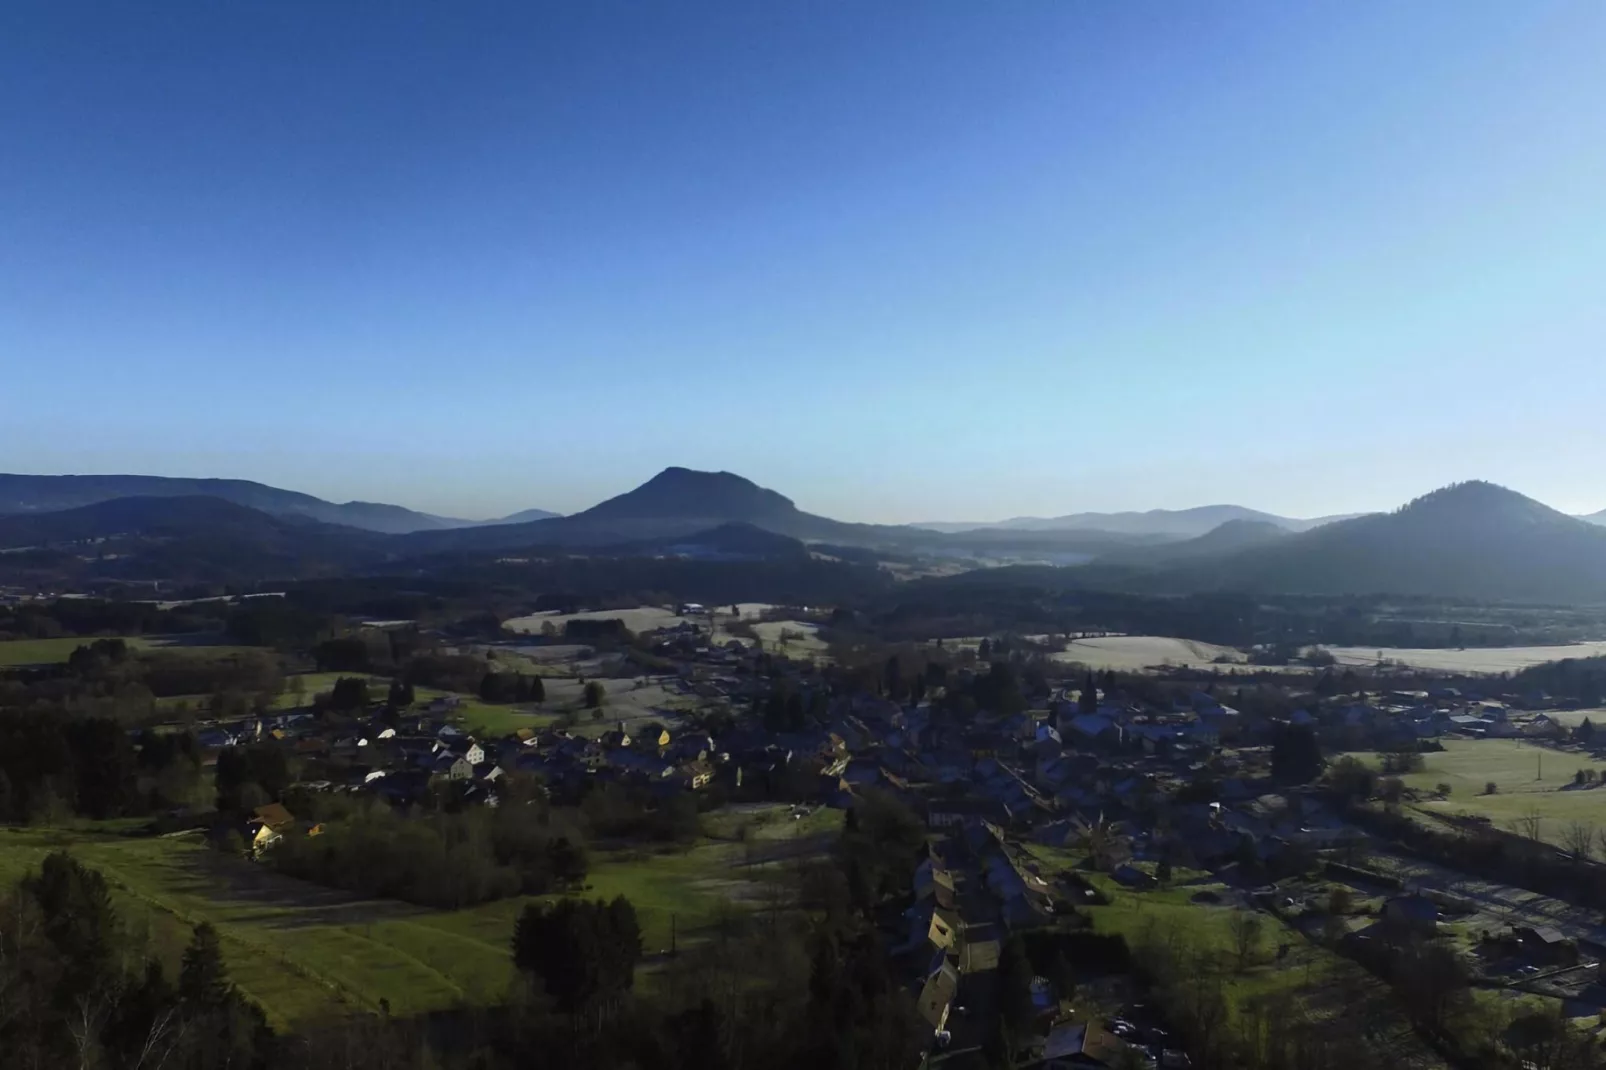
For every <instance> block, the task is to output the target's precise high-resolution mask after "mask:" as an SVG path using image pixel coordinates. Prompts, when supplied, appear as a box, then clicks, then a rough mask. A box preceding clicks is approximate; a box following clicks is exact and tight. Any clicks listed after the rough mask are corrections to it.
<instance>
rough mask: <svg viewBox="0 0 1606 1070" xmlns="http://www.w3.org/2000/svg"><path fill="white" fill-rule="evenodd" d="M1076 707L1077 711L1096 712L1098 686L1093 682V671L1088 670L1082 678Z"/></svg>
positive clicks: (1097, 707) (1097, 706)
mask: <svg viewBox="0 0 1606 1070" xmlns="http://www.w3.org/2000/svg"><path fill="white" fill-rule="evenodd" d="M1076 709H1077V712H1079V713H1097V712H1098V709H1099V687H1098V684H1096V683H1094V682H1093V671H1092V670H1091V669H1089V670H1088V673H1087V676H1086V677H1084V678H1083V680H1082V693H1081V694H1080V695H1079V696H1077V700H1076Z"/></svg>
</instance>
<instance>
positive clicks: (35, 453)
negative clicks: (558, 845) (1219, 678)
mask: <svg viewBox="0 0 1606 1070" xmlns="http://www.w3.org/2000/svg"><path fill="white" fill-rule="evenodd" d="M1602 55H1606V4H1602V3H1600V2H1598V0H1581V2H1575V3H1547V2H1543V0H1527V2H1524V3H1511V2H1509V0H1412V2H1411V3H1406V4H1400V3H1387V2H1371V0H1354V2H1346V3H1344V4H1289V3H1285V2H1282V0H1275V2H1274V0H1225V2H1222V3H1211V4H1176V3H1163V2H1160V0H1137V2H1133V3H1125V2H1115V0H1107V2H1106V0H1011V2H1009V3H987V4H983V3H976V2H974V0H963V2H959V0H909V2H904V3H891V2H888V3H880V2H875V0H804V2H796V3H793V2H788V0H764V2H763V3H754V2H753V0H731V2H698V0H685V2H677V3H653V2H646V0H643V2H638V3H628V4H627V3H614V2H611V0H586V2H584V3H575V2H569V0H563V2H537V0H517V2H508V3H496V4H488V3H477V2H474V0H465V2H454V3H450V4H446V3H439V2H430V3H409V2H397V0H386V2H383V3H378V2H374V3H362V2H356V0H352V2H346V3H339V4H329V3H325V2H322V0H318V2H312V0H275V2H273V3H261V2H257V0H250V2H246V0H208V2H204V3H203V2H200V0H189V2H184V0H177V2H172V3H166V2H164V3H156V2H124V0H104V2H101V3H83V2H79V0H13V2H10V3H5V4H0V470H6V471H13V472H35V473H64V472H137V473H147V474H160V475H186V476H229V477H237V478H245V479H256V480H260V481H263V482H267V483H271V484H274V485H278V486H284V487H288V488H292V489H296V490H301V491H306V492H308V493H312V494H317V495H319V496H321V497H326V498H331V499H334V500H341V501H344V500H348V499H364V500H370V501H387V502H394V503H397V504H401V505H406V506H409V507H413V508H419V509H425V510H429V511H432V512H437V513H443V514H449V515H455V516H466V517H476V518H477V517H489V516H497V515H502V514H506V513H509V512H512V511H515V510H519V509H524V508H529V507H544V508H549V509H555V510H559V511H574V510H578V509H581V508H584V507H586V506H588V505H590V504H592V503H594V502H596V501H598V500H600V499H602V498H605V497H607V496H609V495H612V494H616V493H619V492H621V491H623V490H626V489H628V488H629V487H631V486H633V485H635V484H637V483H640V482H642V481H643V480H645V479H647V478H648V477H650V476H651V475H652V474H653V473H654V472H656V471H658V470H659V469H661V468H663V467H665V466H668V465H675V464H678V465H684V466H687V467H692V468H704V469H716V470H719V469H723V470H728V471H733V472H737V473H740V474H742V475H744V476H747V477H748V478H751V479H753V480H755V481H756V482H758V483H760V484H763V485H765V486H769V487H773V488H775V489H777V490H780V491H781V492H783V493H785V494H787V495H788V496H790V497H792V498H793V499H795V500H796V501H797V503H798V505H799V506H800V507H802V508H805V509H808V510H810V511H812V512H816V513H822V514H826V515H830V516H835V517H839V518H842V519H848V520H864V521H882V522H906V521H921V520H992V519H999V518H1003V517H1009V516H1018V515H1039V516H1042V515H1059V514H1064V513H1070V512H1080V511H1085V510H1118V509H1148V508H1159V507H1164V508H1181V507H1187V506H1194V505H1202V504H1208V503H1216V502H1236V503H1239V504H1244V505H1248V506H1252V507H1255V508H1260V509H1266V510H1269V511H1273V512H1278V513H1282V514H1285V515H1300V516H1310V515H1323V514H1331V513H1338V512H1353V511H1363V510H1371V509H1381V508H1389V507H1392V506H1395V505H1398V504H1400V503H1402V502H1404V501H1405V500H1407V499H1409V498H1412V497H1414V496H1416V495H1418V494H1421V493H1425V492H1427V491H1429V490H1431V489H1433V488H1434V487H1436V486H1439V485H1442V484H1445V483H1449V482H1452V481H1456V480H1461V479H1469V478H1483V479H1490V480H1494V481H1496V482H1500V483H1504V484H1506V485H1509V486H1511V487H1513V488H1515V489H1517V490H1520V491H1523V492H1524V493H1527V494H1531V495H1533V496H1535V497H1537V498H1540V499H1541V500H1543V501H1546V502H1547V503H1549V504H1551V505H1554V506H1556V507H1558V508H1563V509H1567V510H1569V511H1574V512H1583V511H1593V510H1596V509H1600V508H1602V507H1606V479H1603V475H1606V463H1603V462H1606V419H1603V418H1602V417H1603V401H1606V137H1603V136H1602V132H1603V131H1606V63H1602V62H1601V56H1602Z"/></svg>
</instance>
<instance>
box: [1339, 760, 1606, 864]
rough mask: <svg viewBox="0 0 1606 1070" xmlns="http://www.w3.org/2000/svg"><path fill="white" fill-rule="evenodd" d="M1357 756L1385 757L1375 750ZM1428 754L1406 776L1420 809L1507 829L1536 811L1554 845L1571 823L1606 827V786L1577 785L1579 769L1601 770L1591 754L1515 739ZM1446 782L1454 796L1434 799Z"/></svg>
mask: <svg viewBox="0 0 1606 1070" xmlns="http://www.w3.org/2000/svg"><path fill="white" fill-rule="evenodd" d="M1357 757H1360V758H1362V759H1365V760H1367V761H1370V762H1372V763H1373V764H1377V763H1378V761H1379V759H1378V756H1377V755H1375V754H1361V755H1357ZM1423 757H1424V759H1425V761H1426V764H1425V767H1424V768H1423V771H1422V772H1420V773H1408V774H1406V775H1404V776H1402V777H1401V778H1400V779H1401V780H1403V781H1404V782H1405V785H1406V787H1409V788H1413V789H1415V790H1416V791H1418V792H1419V793H1421V795H1422V797H1423V798H1422V801H1421V802H1419V803H1418V807H1419V809H1421V810H1423V811H1425V812H1427V813H1446V814H1474V815H1479V816H1483V817H1487V818H1489V820H1490V821H1491V822H1493V823H1494V824H1495V825H1496V826H1498V827H1501V828H1506V827H1508V826H1509V825H1510V824H1511V823H1512V822H1514V821H1517V820H1518V819H1521V818H1524V817H1526V816H1528V815H1530V814H1532V815H1536V816H1538V817H1539V818H1540V822H1539V830H1540V836H1541V837H1542V838H1543V839H1546V840H1549V841H1550V842H1552V843H1556V842H1559V841H1560V838H1561V835H1562V830H1563V829H1564V828H1565V827H1566V826H1567V825H1568V824H1569V823H1570V822H1574V821H1582V822H1587V823H1591V824H1595V825H1598V826H1600V827H1602V828H1606V788H1585V789H1579V788H1574V787H1573V774H1574V773H1576V772H1577V771H1578V770H1579V769H1583V768H1598V767H1596V766H1594V765H1593V763H1592V762H1591V760H1590V758H1589V756H1588V755H1586V754H1571V753H1563V752H1561V751H1558V750H1555V749H1553V748H1550V747H1540V746H1536V745H1534V744H1530V743H1524V742H1522V741H1520V740H1515V739H1447V740H1445V741H1444V751H1443V752H1432V753H1429V754H1426V755H1424V756H1423ZM1491 782H1492V783H1494V784H1495V785H1496V786H1497V788H1498V791H1497V792H1496V793H1495V794H1493V795H1486V794H1484V787H1485V785H1487V784H1489V783H1491ZM1441 783H1442V784H1448V785H1449V786H1450V795H1449V797H1448V798H1446V799H1442V800H1440V799H1433V798H1428V796H1430V795H1433V794H1434V793H1435V792H1436V791H1437V787H1438V785H1439V784H1441Z"/></svg>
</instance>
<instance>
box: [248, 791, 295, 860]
mask: <svg viewBox="0 0 1606 1070" xmlns="http://www.w3.org/2000/svg"><path fill="white" fill-rule="evenodd" d="M295 822H296V819H295V815H294V814H292V813H290V811H289V810H286V809H285V808H284V804H283V803H268V804H267V805H266V806H259V807H257V808H256V809H255V810H253V811H252V812H251V818H250V820H249V821H247V822H246V827H247V829H249V830H250V833H251V853H252V854H253V855H257V854H261V853H262V852H263V851H264V850H266V849H267V848H269V847H272V846H273V845H274V844H276V843H278V842H279V840H280V839H282V838H283V837H284V833H285V830H287V829H289V828H290V827H291V826H293V825H294V824H295Z"/></svg>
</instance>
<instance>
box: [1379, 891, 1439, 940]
mask: <svg viewBox="0 0 1606 1070" xmlns="http://www.w3.org/2000/svg"><path fill="white" fill-rule="evenodd" d="M1383 921H1384V924H1386V925H1387V926H1388V927H1389V928H1391V929H1392V930H1393V931H1394V932H1396V933H1402V934H1406V935H1410V936H1423V937H1428V936H1433V935H1435V934H1437V933H1438V931H1439V906H1438V904H1437V903H1435V902H1434V901H1433V900H1431V899H1428V898H1426V897H1425V896H1420V895H1396V896H1394V897H1393V898H1391V899H1389V900H1387V901H1386V902H1384V904H1383Z"/></svg>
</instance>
